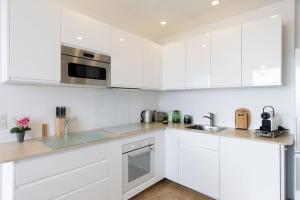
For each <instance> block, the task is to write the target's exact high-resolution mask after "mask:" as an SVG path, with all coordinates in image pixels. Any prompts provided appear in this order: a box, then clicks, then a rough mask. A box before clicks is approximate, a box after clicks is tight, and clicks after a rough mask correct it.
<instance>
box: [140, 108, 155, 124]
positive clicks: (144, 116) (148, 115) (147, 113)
mask: <svg viewBox="0 0 300 200" xmlns="http://www.w3.org/2000/svg"><path fill="white" fill-rule="evenodd" d="M152 121H153V111H152V110H144V111H143V112H142V113H141V122H143V123H151V122H152Z"/></svg>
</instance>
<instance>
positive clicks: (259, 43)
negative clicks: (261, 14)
mask: <svg viewBox="0 0 300 200" xmlns="http://www.w3.org/2000/svg"><path fill="white" fill-rule="evenodd" d="M242 38H243V39H242V49H243V50H242V52H243V53H242V61H243V64H242V85H243V86H244V87H248V86H269V85H281V84H282V78H281V77H282V74H281V66H282V22H281V17H279V16H277V17H276V16H273V17H268V18H266V19H261V20H256V21H253V22H250V23H246V24H243V25H242Z"/></svg>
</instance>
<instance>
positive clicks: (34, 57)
mask: <svg viewBox="0 0 300 200" xmlns="http://www.w3.org/2000/svg"><path fill="white" fill-rule="evenodd" d="M60 20H61V9H60V7H59V6H58V5H56V4H55V3H53V2H52V1H49V0H22V1H19V0H1V59H2V80H3V81H5V82H31V83H50V84H53V83H55V84H56V83H59V81H60V46H61V43H60V36H61V28H60V27H61V23H60Z"/></svg>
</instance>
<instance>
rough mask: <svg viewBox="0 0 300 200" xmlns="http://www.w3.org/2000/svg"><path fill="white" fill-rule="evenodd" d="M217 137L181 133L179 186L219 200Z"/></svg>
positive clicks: (186, 132)
mask: <svg viewBox="0 0 300 200" xmlns="http://www.w3.org/2000/svg"><path fill="white" fill-rule="evenodd" d="M219 157H220V156H219V137H218V136H215V135H208V134H201V133H200V134H199V133H194V132H188V131H181V134H180V136H179V170H178V171H179V184H181V185H184V186H186V187H188V188H191V189H193V190H195V191H198V192H200V193H202V194H205V195H207V196H210V197H212V198H214V199H219V183H220V181H219V179H220V176H219Z"/></svg>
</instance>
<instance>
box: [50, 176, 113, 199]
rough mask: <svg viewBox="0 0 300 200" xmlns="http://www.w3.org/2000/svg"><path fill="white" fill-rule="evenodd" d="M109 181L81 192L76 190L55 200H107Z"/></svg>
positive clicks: (102, 181) (99, 182) (83, 189)
mask: <svg viewBox="0 0 300 200" xmlns="http://www.w3.org/2000/svg"><path fill="white" fill-rule="evenodd" d="M107 182H108V181H107V180H101V181H98V182H96V183H93V184H91V185H88V186H86V187H84V188H81V189H79V190H75V191H73V192H71V193H68V194H66V195H64V196H61V197H58V198H55V199H54V200H83V199H88V200H99V199H101V200H107V199H108V194H107Z"/></svg>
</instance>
